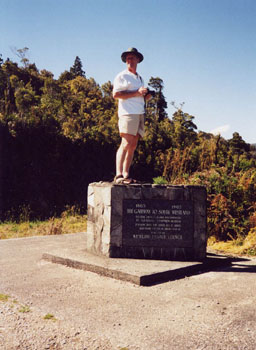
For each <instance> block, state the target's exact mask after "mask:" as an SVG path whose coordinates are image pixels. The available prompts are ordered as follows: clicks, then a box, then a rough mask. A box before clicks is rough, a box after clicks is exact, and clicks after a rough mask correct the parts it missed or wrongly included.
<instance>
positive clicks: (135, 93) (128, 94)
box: [113, 87, 148, 100]
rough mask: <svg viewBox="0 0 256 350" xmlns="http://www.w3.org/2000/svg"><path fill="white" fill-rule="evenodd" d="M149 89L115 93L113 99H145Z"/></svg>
mask: <svg viewBox="0 0 256 350" xmlns="http://www.w3.org/2000/svg"><path fill="white" fill-rule="evenodd" d="M147 91H148V90H147V88H144V87H140V88H139V89H138V90H134V91H129V90H124V91H116V92H113V97H114V98H116V99H119V98H120V99H122V100H126V99H128V98H131V97H144V96H145V95H146V93H147Z"/></svg>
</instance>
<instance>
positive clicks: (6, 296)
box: [0, 293, 10, 301]
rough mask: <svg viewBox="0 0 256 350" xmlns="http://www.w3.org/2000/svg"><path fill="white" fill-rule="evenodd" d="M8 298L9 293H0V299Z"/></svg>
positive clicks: (6, 299)
mask: <svg viewBox="0 0 256 350" xmlns="http://www.w3.org/2000/svg"><path fill="white" fill-rule="evenodd" d="M9 298H10V296H9V295H7V294H1V293H0V301H8V299H9Z"/></svg>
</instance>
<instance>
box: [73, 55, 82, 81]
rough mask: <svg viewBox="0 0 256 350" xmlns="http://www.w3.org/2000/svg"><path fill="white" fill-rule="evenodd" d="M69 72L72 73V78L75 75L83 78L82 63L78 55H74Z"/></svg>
mask: <svg viewBox="0 0 256 350" xmlns="http://www.w3.org/2000/svg"><path fill="white" fill-rule="evenodd" d="M70 73H71V74H72V75H73V77H74V78H76V77H84V78H85V71H84V70H83V64H82V61H81V59H80V58H79V57H78V56H76V58H75V62H74V64H73V66H72V67H71V68H70Z"/></svg>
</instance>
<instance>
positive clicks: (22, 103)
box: [0, 57, 256, 240]
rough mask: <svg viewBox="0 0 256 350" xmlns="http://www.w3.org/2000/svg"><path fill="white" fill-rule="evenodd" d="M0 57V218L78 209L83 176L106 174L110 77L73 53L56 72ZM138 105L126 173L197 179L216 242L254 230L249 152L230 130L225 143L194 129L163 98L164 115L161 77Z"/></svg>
mask: <svg viewBox="0 0 256 350" xmlns="http://www.w3.org/2000/svg"><path fill="white" fill-rule="evenodd" d="M25 63H26V64H25V66H24V67H19V66H18V64H17V63H14V62H12V61H10V60H6V61H5V62H3V60H1V59H0V134H1V135H0V136H1V138H0V140H1V142H0V150H2V151H1V157H0V165H1V167H0V168H1V171H0V185H1V187H2V197H1V196H0V203H1V204H2V213H1V214H2V219H6V218H8V217H10V215H12V217H18V216H19V215H20V211H23V212H24V210H25V211H26V213H27V214H26V215H30V216H31V217H32V216H33V217H37V218H43V217H49V216H52V215H54V214H60V213H61V212H62V211H63V210H64V209H65V208H66V206H67V205H69V206H72V205H77V206H79V207H80V208H81V210H85V209H86V196H87V194H86V191H87V186H88V184H89V183H90V182H95V181H100V180H104V181H109V180H111V179H112V178H113V177H114V173H115V153H116V150H117V147H118V145H119V142H120V138H119V135H118V130H117V103H116V101H114V99H113V98H112V85H111V83H110V82H107V83H105V84H103V85H102V86H99V85H98V84H97V83H96V82H95V80H94V79H93V78H90V79H88V78H86V76H85V72H84V71H83V70H82V64H81V61H80V59H79V58H78V57H77V58H76V60H75V63H74V66H73V67H71V68H70V70H69V71H65V72H63V73H62V74H61V75H60V77H59V79H57V80H56V79H54V78H53V74H52V73H51V72H48V71H46V70H42V71H40V72H39V71H38V70H37V68H36V66H35V64H29V62H28V61H26V62H25ZM149 85H150V86H151V88H153V89H154V90H155V91H156V95H155V97H154V98H153V99H152V100H151V101H150V102H149V103H148V105H147V114H146V134H145V137H144V139H143V140H141V141H140V143H139V146H138V149H137V151H136V154H135V159H134V163H133V167H132V174H131V175H133V176H135V177H136V178H139V179H141V180H145V181H152V179H153V178H156V179H158V180H157V181H160V182H161V183H162V179H161V177H163V178H164V179H165V181H168V182H171V183H173V184H181V183H184V184H187V183H190V184H199V185H204V186H206V188H207V192H208V231H209V235H211V236H215V237H216V239H219V240H225V239H228V238H230V237H234V238H235V237H238V236H246V235H247V234H248V232H250V234H252V232H255V227H256V152H255V147H254V146H250V145H248V144H247V143H246V142H244V140H243V139H242V138H241V136H240V135H239V134H238V133H234V134H233V137H232V139H230V140H225V139H224V138H222V137H221V136H214V135H212V134H207V133H204V132H202V131H200V132H197V126H196V124H195V123H194V117H193V116H191V115H190V114H188V113H185V112H184V111H183V110H182V108H183V104H182V105H181V106H180V107H176V106H175V103H174V102H172V105H173V106H174V108H175V112H174V114H173V116H172V118H169V117H168V115H167V113H166V107H167V103H166V101H165V97H164V95H163V81H162V79H160V78H151V79H150V81H149Z"/></svg>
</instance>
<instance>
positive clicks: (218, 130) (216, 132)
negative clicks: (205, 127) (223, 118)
mask: <svg viewBox="0 0 256 350" xmlns="http://www.w3.org/2000/svg"><path fill="white" fill-rule="evenodd" d="M229 129H230V125H229V124H226V125H222V126H218V127H217V128H215V129H213V130H211V131H210V133H211V134H213V135H223V134H225V133H226V132H228V131H229Z"/></svg>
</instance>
